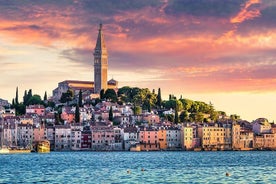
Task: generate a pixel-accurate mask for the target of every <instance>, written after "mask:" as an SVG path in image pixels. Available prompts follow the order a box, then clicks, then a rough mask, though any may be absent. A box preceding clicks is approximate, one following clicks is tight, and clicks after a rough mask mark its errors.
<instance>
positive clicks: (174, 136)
mask: <svg viewBox="0 0 276 184" xmlns="http://www.w3.org/2000/svg"><path fill="white" fill-rule="evenodd" d="M166 134H167V136H166V140H167V149H172V150H174V149H180V148H181V131H180V129H179V128H178V127H167V128H166Z"/></svg>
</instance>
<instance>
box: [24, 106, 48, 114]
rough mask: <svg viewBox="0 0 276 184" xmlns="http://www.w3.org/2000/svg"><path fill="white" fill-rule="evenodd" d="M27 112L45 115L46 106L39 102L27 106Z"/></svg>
mask: <svg viewBox="0 0 276 184" xmlns="http://www.w3.org/2000/svg"><path fill="white" fill-rule="evenodd" d="M26 114H37V115H39V116H43V115H45V107H44V106H43V105H39V104H38V105H29V106H26Z"/></svg>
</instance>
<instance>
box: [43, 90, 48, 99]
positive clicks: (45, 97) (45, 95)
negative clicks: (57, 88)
mask: <svg viewBox="0 0 276 184" xmlns="http://www.w3.org/2000/svg"><path fill="white" fill-rule="evenodd" d="M43 100H44V101H47V92H46V91H45V93H44V98H43Z"/></svg>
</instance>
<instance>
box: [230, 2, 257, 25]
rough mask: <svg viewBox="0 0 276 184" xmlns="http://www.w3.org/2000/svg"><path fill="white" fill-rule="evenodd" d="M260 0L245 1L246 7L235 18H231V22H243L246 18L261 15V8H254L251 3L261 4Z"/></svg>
mask: <svg viewBox="0 0 276 184" xmlns="http://www.w3.org/2000/svg"><path fill="white" fill-rule="evenodd" d="M260 3H261V1H260V0H249V1H247V2H246V3H245V5H244V7H242V9H241V10H240V12H239V13H238V14H237V15H236V16H235V17H233V18H231V20H230V22H231V23H242V22H244V21H245V20H250V19H253V18H255V17H259V16H260V15H261V13H260V10H259V9H257V8H252V7H251V5H254V4H260Z"/></svg>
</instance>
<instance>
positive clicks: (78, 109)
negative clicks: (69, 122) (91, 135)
mask: <svg viewBox="0 0 276 184" xmlns="http://www.w3.org/2000/svg"><path fill="white" fill-rule="evenodd" d="M75 121H76V123H79V122H80V107H79V104H77V106H76V110H75Z"/></svg>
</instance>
